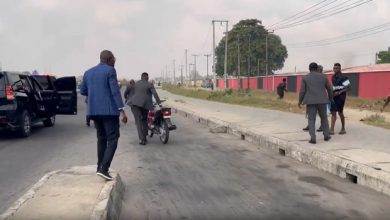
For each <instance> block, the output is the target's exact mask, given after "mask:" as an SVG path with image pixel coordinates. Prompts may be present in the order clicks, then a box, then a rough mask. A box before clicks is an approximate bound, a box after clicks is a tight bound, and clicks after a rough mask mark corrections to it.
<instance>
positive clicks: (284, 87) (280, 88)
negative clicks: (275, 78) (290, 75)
mask: <svg viewBox="0 0 390 220" xmlns="http://www.w3.org/2000/svg"><path fill="white" fill-rule="evenodd" d="M284 92H287V79H286V78H283V82H281V83H279V85H278V87H277V93H278V96H279V99H283V97H284Z"/></svg>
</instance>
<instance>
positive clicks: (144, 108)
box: [127, 73, 161, 145]
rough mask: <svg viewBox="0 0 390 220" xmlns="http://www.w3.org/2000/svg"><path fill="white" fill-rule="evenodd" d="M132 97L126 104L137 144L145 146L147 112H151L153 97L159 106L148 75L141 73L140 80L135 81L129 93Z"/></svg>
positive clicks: (158, 100) (158, 99) (159, 102)
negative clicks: (135, 131)
mask: <svg viewBox="0 0 390 220" xmlns="http://www.w3.org/2000/svg"><path fill="white" fill-rule="evenodd" d="M130 93H131V94H132V95H131V97H130V98H129V99H128V101H127V104H128V105H129V106H131V111H132V112H133V115H134V120H135V124H136V126H137V131H138V137H139V144H141V145H146V142H147V141H146V136H147V135H148V123H147V119H148V112H149V110H153V107H154V106H153V101H152V100H153V97H154V98H155V99H156V102H157V104H159V105H160V104H161V101H160V98H159V97H158V94H157V92H156V89H155V88H154V86H153V84H151V83H150V82H149V74H148V73H142V75H141V80H139V81H137V82H136V83H135V84H134V87H133V88H132V91H131V92H130Z"/></svg>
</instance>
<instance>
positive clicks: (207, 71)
mask: <svg viewBox="0 0 390 220" xmlns="http://www.w3.org/2000/svg"><path fill="white" fill-rule="evenodd" d="M204 56H205V57H206V58H207V69H206V79H207V80H208V79H209V56H211V54H205V55H204Z"/></svg>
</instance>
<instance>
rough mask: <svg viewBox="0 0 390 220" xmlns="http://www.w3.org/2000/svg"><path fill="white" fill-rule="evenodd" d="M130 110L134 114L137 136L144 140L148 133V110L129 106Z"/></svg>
mask: <svg viewBox="0 0 390 220" xmlns="http://www.w3.org/2000/svg"><path fill="white" fill-rule="evenodd" d="M131 111H132V112H133V115H134V120H135V125H136V126H137V131H138V137H139V140H140V141H146V136H147V135H148V112H149V110H147V109H144V108H141V107H138V106H134V105H133V106H131Z"/></svg>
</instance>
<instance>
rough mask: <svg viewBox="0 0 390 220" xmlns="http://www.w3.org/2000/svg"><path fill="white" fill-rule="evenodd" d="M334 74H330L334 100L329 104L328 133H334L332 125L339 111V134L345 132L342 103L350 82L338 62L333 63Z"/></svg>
mask: <svg viewBox="0 0 390 220" xmlns="http://www.w3.org/2000/svg"><path fill="white" fill-rule="evenodd" d="M333 71H334V75H333V76H332V84H333V99H334V102H333V103H332V104H331V106H330V112H331V114H332V121H331V125H330V134H331V135H334V126H335V124H336V120H337V113H339V116H340V120H341V130H340V132H339V134H341V135H342V134H346V133H347V132H346V130H345V116H344V105H345V100H346V99H347V91H348V90H350V89H351V82H350V81H349V79H348V77H347V76H345V75H344V74H343V73H342V72H341V65H340V63H335V64H334V66H333Z"/></svg>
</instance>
